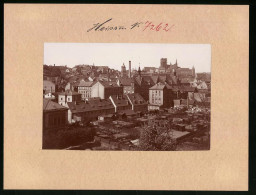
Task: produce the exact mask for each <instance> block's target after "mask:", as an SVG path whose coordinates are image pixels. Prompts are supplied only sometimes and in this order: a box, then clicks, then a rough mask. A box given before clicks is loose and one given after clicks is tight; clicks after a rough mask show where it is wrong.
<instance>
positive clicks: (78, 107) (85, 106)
mask: <svg viewBox="0 0 256 195" xmlns="http://www.w3.org/2000/svg"><path fill="white" fill-rule="evenodd" d="M67 104H68V107H69V109H70V111H71V112H72V113H81V112H88V111H95V110H104V109H114V106H113V104H112V103H111V101H110V100H109V99H106V100H101V99H92V100H88V101H86V102H77V103H75V102H68V103H67Z"/></svg>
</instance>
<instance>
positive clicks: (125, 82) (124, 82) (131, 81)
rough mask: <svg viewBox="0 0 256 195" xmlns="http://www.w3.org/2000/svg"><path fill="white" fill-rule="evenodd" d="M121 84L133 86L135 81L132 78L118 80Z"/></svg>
mask: <svg viewBox="0 0 256 195" xmlns="http://www.w3.org/2000/svg"><path fill="white" fill-rule="evenodd" d="M118 80H119V82H120V84H121V85H123V86H131V84H132V83H133V79H131V78H121V77H120V78H118Z"/></svg>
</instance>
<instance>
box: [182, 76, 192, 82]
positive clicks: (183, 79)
mask: <svg viewBox="0 0 256 195" xmlns="http://www.w3.org/2000/svg"><path fill="white" fill-rule="evenodd" d="M190 82H194V78H190V77H188V78H181V79H180V83H190Z"/></svg>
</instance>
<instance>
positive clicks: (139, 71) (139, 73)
mask: <svg viewBox="0 0 256 195" xmlns="http://www.w3.org/2000/svg"><path fill="white" fill-rule="evenodd" d="M138 72H139V75H141V70H140V63H139V69H138Z"/></svg>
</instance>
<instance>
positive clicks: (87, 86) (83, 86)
mask: <svg viewBox="0 0 256 195" xmlns="http://www.w3.org/2000/svg"><path fill="white" fill-rule="evenodd" d="M93 84H94V82H92V81H87V82H86V81H84V80H81V81H80V83H79V84H78V93H80V94H81V95H82V100H88V99H90V98H91V91H92V85H93Z"/></svg>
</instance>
